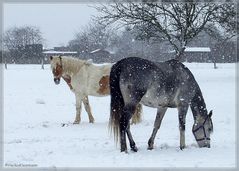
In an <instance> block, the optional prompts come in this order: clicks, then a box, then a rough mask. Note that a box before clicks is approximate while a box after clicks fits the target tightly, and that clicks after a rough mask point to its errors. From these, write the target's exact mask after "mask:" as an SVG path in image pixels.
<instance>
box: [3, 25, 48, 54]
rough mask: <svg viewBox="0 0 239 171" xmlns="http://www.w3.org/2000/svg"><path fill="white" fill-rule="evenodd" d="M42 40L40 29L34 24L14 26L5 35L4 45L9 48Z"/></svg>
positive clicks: (37, 42) (38, 42)
mask: <svg viewBox="0 0 239 171" xmlns="http://www.w3.org/2000/svg"><path fill="white" fill-rule="evenodd" d="M42 42H43V37H42V33H41V31H40V29H39V28H37V27H34V26H23V27H12V28H10V29H8V30H7V31H6V32H5V33H4V36H3V44H4V47H5V48H7V49H8V50H12V49H17V48H19V47H21V46H22V47H24V46H26V45H31V44H40V43H42Z"/></svg>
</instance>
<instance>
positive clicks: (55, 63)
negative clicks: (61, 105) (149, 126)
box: [50, 56, 142, 124]
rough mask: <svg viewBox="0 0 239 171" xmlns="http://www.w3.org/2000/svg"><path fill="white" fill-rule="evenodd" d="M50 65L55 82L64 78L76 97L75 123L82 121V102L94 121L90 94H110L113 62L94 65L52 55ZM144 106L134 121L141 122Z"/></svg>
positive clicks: (139, 107) (87, 61) (101, 95)
mask: <svg viewBox="0 0 239 171" xmlns="http://www.w3.org/2000/svg"><path fill="white" fill-rule="evenodd" d="M50 65H51V69H52V73H53V75H54V82H55V84H59V83H60V79H61V78H63V79H64V80H65V81H66V83H67V84H68V86H69V88H70V89H71V91H72V92H73V93H74V94H75V98H76V116H75V120H74V122H73V123H74V124H79V123H80V121H81V104H82V102H83V103H84V106H85V110H86V112H87V113H88V117H89V122H90V123H93V122H94V117H93V115H92V112H91V107H90V104H89V99H88V95H90V96H98V97H103V96H107V95H110V89H109V75H110V70H111V67H112V65H113V64H104V65H94V64H93V63H92V61H89V60H80V59H77V58H73V57H65V56H51V57H50ZM141 109H142V106H141V105H140V106H138V107H137V110H136V111H135V114H134V116H133V118H132V123H137V122H140V120H141Z"/></svg>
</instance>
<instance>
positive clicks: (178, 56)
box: [175, 47, 186, 62]
mask: <svg viewBox="0 0 239 171" xmlns="http://www.w3.org/2000/svg"><path fill="white" fill-rule="evenodd" d="M185 49H186V47H182V48H181V49H180V50H179V51H176V57H175V59H176V60H178V61H181V62H182V61H183V54H184V52H185Z"/></svg>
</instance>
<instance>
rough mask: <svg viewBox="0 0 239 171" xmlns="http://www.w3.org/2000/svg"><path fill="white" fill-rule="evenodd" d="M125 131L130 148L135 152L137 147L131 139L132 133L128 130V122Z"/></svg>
mask: <svg viewBox="0 0 239 171" xmlns="http://www.w3.org/2000/svg"><path fill="white" fill-rule="evenodd" d="M126 133H127V136H128V139H129V144H130V148H131V150H132V151H134V152H137V151H138V148H137V147H136V144H135V142H134V140H133V137H132V134H131V131H130V124H128V127H127V129H126Z"/></svg>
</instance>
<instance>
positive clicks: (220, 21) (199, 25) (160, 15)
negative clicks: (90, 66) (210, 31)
mask: <svg viewBox="0 0 239 171" xmlns="http://www.w3.org/2000/svg"><path fill="white" fill-rule="evenodd" d="M96 9H97V10H98V11H99V12H102V13H103V15H102V16H99V17H97V19H98V20H100V21H101V22H102V23H106V24H107V25H108V24H112V23H118V24H119V25H121V26H122V25H131V26H134V27H137V28H139V29H141V32H140V34H139V35H138V36H139V37H141V38H144V39H156V40H162V41H163V40H166V41H168V42H169V43H170V44H171V45H172V47H173V49H174V50H175V52H176V59H179V60H181V59H182V54H183V53H184V50H185V46H186V45H187V44H188V43H189V42H190V41H191V40H192V39H193V38H194V37H196V36H197V35H198V34H199V33H200V32H201V31H202V30H203V29H205V28H206V27H207V25H208V24H209V23H213V24H215V23H217V25H218V26H221V27H225V26H227V24H226V23H227V22H228V20H230V22H231V23H235V21H236V20H235V15H236V12H235V4H234V3H227V4H224V3H202V2H200V3H197V2H195V1H193V0H190V1H187V2H181V3H152V2H150V3H149V2H147V1H146V2H143V3H135V2H132V1H130V2H128V3H116V2H115V3H112V4H108V5H101V6H100V7H96Z"/></svg>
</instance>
